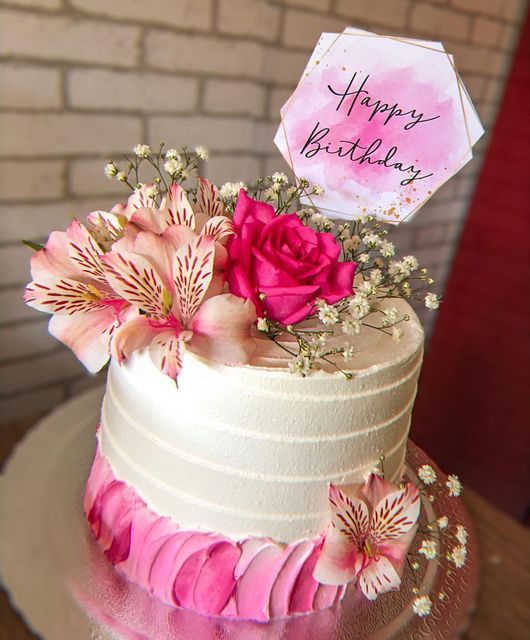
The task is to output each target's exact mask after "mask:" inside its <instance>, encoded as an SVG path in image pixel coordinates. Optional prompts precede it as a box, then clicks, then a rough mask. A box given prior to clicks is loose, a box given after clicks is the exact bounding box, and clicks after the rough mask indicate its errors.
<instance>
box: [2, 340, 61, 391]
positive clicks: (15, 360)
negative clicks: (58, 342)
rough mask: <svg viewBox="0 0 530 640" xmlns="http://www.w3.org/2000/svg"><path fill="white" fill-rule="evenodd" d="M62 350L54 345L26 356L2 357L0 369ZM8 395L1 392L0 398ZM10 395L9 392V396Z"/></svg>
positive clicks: (42, 357) (45, 356)
mask: <svg viewBox="0 0 530 640" xmlns="http://www.w3.org/2000/svg"><path fill="white" fill-rule="evenodd" d="M60 352H61V347H59V348H57V347H53V348H50V349H47V350H46V351H36V352H34V353H29V354H27V355H25V356H18V357H15V358H6V359H2V360H0V370H1V369H2V368H3V367H9V366H11V365H14V364H20V363H24V362H33V361H34V360H39V359H41V360H42V359H44V358H47V357H49V356H50V355H54V354H55V353H60ZM4 397H6V396H4V394H2V393H0V399H1V398H4ZM7 397H9V394H8V396H7Z"/></svg>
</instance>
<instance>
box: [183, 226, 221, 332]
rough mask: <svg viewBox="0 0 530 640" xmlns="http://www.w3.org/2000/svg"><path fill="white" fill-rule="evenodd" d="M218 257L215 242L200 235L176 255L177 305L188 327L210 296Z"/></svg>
mask: <svg viewBox="0 0 530 640" xmlns="http://www.w3.org/2000/svg"><path fill="white" fill-rule="evenodd" d="M214 257H215V242H214V240H213V238H211V237H209V236H199V237H198V238H197V239H196V240H195V241H194V242H191V243H189V244H187V245H186V246H184V247H181V248H180V249H179V250H178V251H177V252H176V254H175V259H174V262H173V281H174V291H175V300H174V305H175V308H176V311H177V315H178V316H179V318H180V320H181V322H182V325H183V326H184V327H188V325H189V323H190V321H191V319H192V318H193V316H194V315H195V313H196V312H197V310H198V309H199V306H200V304H201V302H202V301H203V299H204V296H205V295H206V291H207V290H208V287H209V285H210V282H211V280H212V274H213V264H214Z"/></svg>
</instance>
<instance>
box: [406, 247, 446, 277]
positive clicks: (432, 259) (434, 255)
mask: <svg viewBox="0 0 530 640" xmlns="http://www.w3.org/2000/svg"><path fill="white" fill-rule="evenodd" d="M452 253H453V247H452V246H451V245H449V244H447V243H442V244H438V245H433V246H429V247H425V248H415V249H414V255H415V256H416V258H417V259H418V262H419V263H420V264H421V265H423V266H424V267H425V268H426V269H428V270H429V271H430V270H431V269H432V268H434V267H437V266H438V265H443V264H446V263H447V260H448V258H450V257H451V256H452Z"/></svg>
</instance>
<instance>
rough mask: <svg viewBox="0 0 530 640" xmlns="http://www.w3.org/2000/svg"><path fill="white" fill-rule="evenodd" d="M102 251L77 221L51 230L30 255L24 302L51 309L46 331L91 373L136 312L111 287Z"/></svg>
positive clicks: (103, 361) (107, 355) (42, 309)
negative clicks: (123, 326)
mask: <svg viewBox="0 0 530 640" xmlns="http://www.w3.org/2000/svg"><path fill="white" fill-rule="evenodd" d="M102 256H103V251H102V250H101V248H100V246H99V245H98V243H97V242H96V241H95V240H94V238H93V237H92V236H91V234H90V233H89V232H88V230H87V229H86V227H84V226H83V225H82V224H81V223H80V222H78V221H77V220H74V221H73V222H72V223H71V224H70V226H69V227H68V229H67V230H66V231H54V232H53V233H51V234H50V237H49V239H48V242H47V243H46V245H45V246H44V248H43V249H41V250H40V251H37V253H36V254H35V255H34V256H33V257H32V259H31V275H32V278H33V281H32V282H30V284H29V285H28V286H27V287H26V291H25V294H24V300H25V301H26V302H27V304H28V305H30V306H31V307H34V308H35V309H39V310H40V311H45V312H47V313H52V314H53V317H52V318H51V320H50V324H49V331H50V333H51V334H52V335H53V336H55V337H56V338H57V339H58V340H60V341H61V342H63V343H64V344H65V345H67V346H68V347H70V349H72V351H73V352H74V353H75V355H76V356H77V357H78V358H79V360H81V362H82V363H83V364H84V365H85V367H86V368H87V369H88V370H89V371H90V372H91V373H95V372H96V371H99V370H100V369H101V367H103V366H104V364H105V363H106V362H107V360H108V359H109V351H110V342H111V340H112V335H113V333H114V330H115V329H116V328H117V327H118V326H119V325H120V324H121V323H122V322H125V321H126V320H127V319H129V318H130V317H131V315H136V313H137V312H136V311H135V310H134V309H133V308H132V307H131V305H130V304H129V303H128V302H127V301H125V300H123V299H122V298H120V296H119V295H117V294H116V293H115V292H114V291H113V290H112V288H111V287H110V285H109V283H108V280H107V278H106V275H105V270H104V267H103V264H102V261H101V259H102Z"/></svg>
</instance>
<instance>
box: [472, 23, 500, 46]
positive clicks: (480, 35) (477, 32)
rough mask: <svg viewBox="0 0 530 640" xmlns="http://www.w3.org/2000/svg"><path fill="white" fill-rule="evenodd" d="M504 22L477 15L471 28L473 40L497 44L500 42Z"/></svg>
mask: <svg viewBox="0 0 530 640" xmlns="http://www.w3.org/2000/svg"><path fill="white" fill-rule="evenodd" d="M502 29H503V24H502V23H501V22H499V21H498V20H492V19H490V18H484V17H482V16H476V17H475V19H474V20H473V28H472V29H471V42H475V43H476V44H484V45H495V44H497V43H498V42H499V40H500V37H501V33H502Z"/></svg>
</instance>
